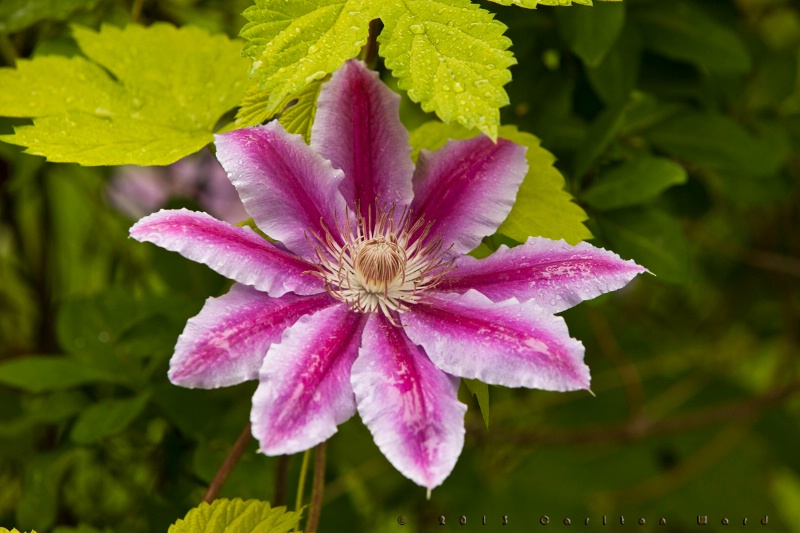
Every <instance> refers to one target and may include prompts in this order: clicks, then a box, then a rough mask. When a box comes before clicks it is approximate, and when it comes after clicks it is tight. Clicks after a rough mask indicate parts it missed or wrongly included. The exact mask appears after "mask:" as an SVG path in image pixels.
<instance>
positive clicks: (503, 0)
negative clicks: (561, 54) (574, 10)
mask: <svg viewBox="0 0 800 533" xmlns="http://www.w3.org/2000/svg"><path fill="white" fill-rule="evenodd" d="M491 1H492V2H495V3H497V4H500V5H503V6H510V5H515V6H520V7H527V8H529V9H535V8H536V6H537V5H540V6H571V5H572V4H573V2H574V3H576V4H580V5H583V6H590V5H592V0H491ZM602 1H604V2H621V1H622V0H602Z"/></svg>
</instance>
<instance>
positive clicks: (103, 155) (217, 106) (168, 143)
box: [0, 24, 247, 165]
mask: <svg viewBox="0 0 800 533" xmlns="http://www.w3.org/2000/svg"><path fill="white" fill-rule="evenodd" d="M74 36H75V40H76V41H77V42H78V45H79V46H80V48H81V50H82V51H83V53H84V54H85V55H86V58H84V57H80V56H78V57H72V58H67V57H61V56H42V57H37V58H34V59H32V60H20V61H19V62H18V63H17V68H16V69H11V68H4V69H0V86H2V87H3V91H2V92H0V115H3V116H13V117H31V118H33V119H34V123H33V125H32V126H19V127H17V128H16V133H15V134H14V135H5V136H3V137H2V138H1V139H2V140H4V141H6V142H10V143H12V144H18V145H22V146H27V147H28V149H27V152H28V153H32V154H36V155H42V156H45V157H47V158H48V159H49V160H50V161H57V162H75V163H80V164H82V165H121V164H129V163H134V164H139V165H165V164H169V163H172V162H174V161H176V160H178V159H180V158H181V157H184V156H186V155H188V154H191V153H194V152H196V151H198V150H199V149H201V148H202V147H203V146H205V145H206V144H208V143H210V142H212V141H213V136H212V133H213V131H214V127H215V125H216V124H217V121H218V120H219V119H220V117H221V116H222V115H223V114H224V113H225V112H227V111H228V110H230V109H232V108H233V107H235V106H236V105H238V104H239V102H240V101H241V99H242V96H243V94H244V89H245V87H246V80H247V61H246V60H245V59H243V58H242V57H241V55H240V45H239V43H238V42H236V41H232V40H230V39H228V38H227V37H226V36H224V35H213V36H212V35H209V34H208V33H207V32H206V31H205V30H202V29H200V28H195V27H191V26H188V27H184V28H180V29H178V28H175V27H173V26H170V25H168V24H154V25H153V26H150V27H148V28H144V27H142V26H137V25H130V26H128V27H126V28H124V29H120V28H116V27H113V26H104V27H103V28H102V29H101V30H100V32H94V31H92V30H89V29H87V28H82V27H75V28H74ZM87 58H88V59H87ZM109 73H110V74H109Z"/></svg>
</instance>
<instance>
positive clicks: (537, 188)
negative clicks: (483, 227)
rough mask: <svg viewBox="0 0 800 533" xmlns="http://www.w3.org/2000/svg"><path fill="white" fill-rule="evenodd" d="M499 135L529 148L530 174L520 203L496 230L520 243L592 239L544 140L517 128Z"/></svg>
mask: <svg viewBox="0 0 800 533" xmlns="http://www.w3.org/2000/svg"><path fill="white" fill-rule="evenodd" d="M500 136H501V137H503V138H504V139H508V140H510V141H514V142H515V143H517V144H520V145H522V146H526V147H527V148H528V151H527V152H526V153H525V158H526V159H527V160H528V173H527V174H526V175H525V180H524V181H523V182H522V185H521V186H520V188H519V192H518V193H517V201H516V202H514V207H512V208H511V212H510V213H509V214H508V217H507V218H506V220H505V222H503V223H502V224H501V225H500V229H498V230H497V231H498V232H500V233H502V234H503V235H507V236H508V237H511V238H512V239H514V240H516V241H518V242H525V241H526V240H527V239H528V237H529V236H531V235H535V236H541V237H547V238H548V239H554V240H558V239H564V240H565V241H567V242H568V243H570V244H577V243H579V242H580V241H582V240H585V239H591V238H592V234H591V232H590V231H589V230H588V229H587V228H586V226H584V225H583V221H584V220H586V219H587V218H589V217H588V216H587V215H586V212H585V211H584V210H583V209H581V207H580V206H579V205H578V204H576V203H575V202H573V201H572V200H573V198H572V195H571V194H569V193H568V192H567V191H565V190H564V185H565V182H564V176H562V175H561V172H559V171H558V169H557V168H556V167H555V166H554V163H555V162H556V158H555V156H554V155H553V154H551V153H550V152H549V151H547V150H545V149H544V148H542V146H541V141H540V140H539V139H538V138H537V137H535V136H534V135H531V134H530V133H526V132H523V131H517V129H516V127H515V126H501V127H500Z"/></svg>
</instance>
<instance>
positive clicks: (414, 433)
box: [351, 313, 466, 489]
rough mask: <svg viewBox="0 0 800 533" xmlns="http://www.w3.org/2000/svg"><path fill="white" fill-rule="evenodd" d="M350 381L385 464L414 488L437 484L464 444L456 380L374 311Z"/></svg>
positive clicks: (449, 468)
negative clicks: (387, 463) (386, 461)
mask: <svg viewBox="0 0 800 533" xmlns="http://www.w3.org/2000/svg"><path fill="white" fill-rule="evenodd" d="M351 382H352V385H353V391H354V392H355V395H356V401H357V402H358V412H359V414H360V415H361V420H363V422H364V424H366V426H367V427H368V428H369V430H370V431H371V432H372V436H373V438H374V439H375V443H376V444H377V445H378V447H379V448H380V450H381V451H382V452H383V454H384V455H385V456H386V458H387V459H389V462H391V463H392V465H394V467H395V468H397V470H399V471H400V472H401V473H402V474H403V475H405V476H407V477H408V478H410V479H411V480H412V481H414V482H415V483H417V484H419V485H422V486H424V487H427V488H429V489H432V488H434V487H436V486H438V485H440V484H441V483H442V482H443V481H444V480H445V478H447V476H449V475H450V472H451V471H452V470H453V467H454V466H455V464H456V461H457V460H458V456H459V455H460V454H461V449H462V448H463V446H464V413H465V412H466V406H465V405H464V404H462V403H461V402H459V401H458V398H457V393H458V385H459V380H458V378H454V377H453V376H449V375H447V374H445V373H444V372H442V371H441V370H439V369H438V368H436V366H434V364H433V363H431V361H430V359H428V356H426V355H425V352H423V351H422V349H421V348H420V347H419V346H416V345H414V344H413V343H412V342H411V341H410V340H409V339H408V337H406V334H405V333H404V331H403V329H402V328H399V327H395V326H393V325H392V324H391V323H390V322H389V321H388V320H387V319H386V317H385V316H383V315H382V314H380V313H377V314H373V315H371V316H370V318H369V320H368V321H367V325H366V327H365V329H364V337H363V341H362V344H361V350H360V351H359V355H358V359H356V362H355V364H354V365H353V373H352V377H351Z"/></svg>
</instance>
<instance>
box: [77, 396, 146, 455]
mask: <svg viewBox="0 0 800 533" xmlns="http://www.w3.org/2000/svg"><path fill="white" fill-rule="evenodd" d="M149 400H150V395H149V394H140V395H138V396H135V397H133V398H125V399H121V400H120V399H117V398H111V399H108V400H101V401H99V402H97V403H95V404H92V405H90V406H89V407H88V408H86V410H85V411H83V412H82V413H81V415H80V416H79V417H78V419H77V420H76V421H75V425H74V426H72V432H71V433H70V438H71V439H72V440H73V442H76V443H78V444H91V443H93V442H96V441H98V440H100V439H102V438H105V437H110V436H112V435H116V434H118V433H120V432H122V431H123V430H125V428H127V427H128V426H129V425H131V423H132V422H133V421H134V420H136V417H138V416H139V414H141V412H142V411H143V410H144V408H145V406H147V402H148V401H149Z"/></svg>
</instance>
